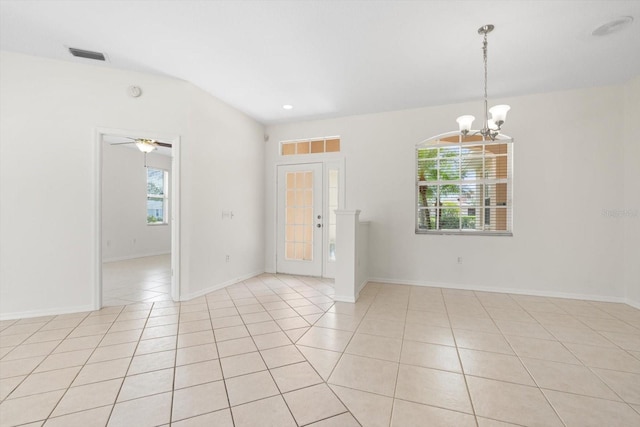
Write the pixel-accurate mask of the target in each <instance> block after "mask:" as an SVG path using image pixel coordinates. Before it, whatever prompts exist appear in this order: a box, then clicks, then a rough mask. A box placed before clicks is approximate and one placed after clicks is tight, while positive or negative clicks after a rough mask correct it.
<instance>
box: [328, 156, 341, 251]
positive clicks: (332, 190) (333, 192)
mask: <svg viewBox="0 0 640 427" xmlns="http://www.w3.org/2000/svg"><path fill="white" fill-rule="evenodd" d="M328 171H329V182H328V185H329V192H328V210H329V226H328V227H327V229H328V238H329V245H328V248H329V254H328V255H329V258H328V261H329V262H335V260H336V222H337V221H336V210H337V209H338V207H339V206H338V191H339V174H340V170H339V169H334V168H329V170H328Z"/></svg>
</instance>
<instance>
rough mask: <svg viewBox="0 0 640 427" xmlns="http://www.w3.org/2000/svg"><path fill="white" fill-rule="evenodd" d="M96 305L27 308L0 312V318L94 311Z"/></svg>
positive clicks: (11, 318) (26, 317) (23, 317)
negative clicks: (40, 308) (25, 309)
mask: <svg viewBox="0 0 640 427" xmlns="http://www.w3.org/2000/svg"><path fill="white" fill-rule="evenodd" d="M94 310H96V307H95V306H94V305H93V304H91V305H79V306H75V307H58V308H48V309H46V310H29V311H19V312H14V313H1V314H0V320H14V319H28V318H32V317H43V316H57V315H60V314H69V313H82V312H85V311H94Z"/></svg>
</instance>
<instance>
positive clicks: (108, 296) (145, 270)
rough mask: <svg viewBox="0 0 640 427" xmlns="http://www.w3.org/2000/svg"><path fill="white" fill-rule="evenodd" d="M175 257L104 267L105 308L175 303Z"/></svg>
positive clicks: (113, 263)
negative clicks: (138, 304)
mask: <svg viewBox="0 0 640 427" xmlns="http://www.w3.org/2000/svg"><path fill="white" fill-rule="evenodd" d="M170 295H171V255H156V256H150V257H142V258H134V259H128V260H124V261H113V262H105V263H102V305H103V306H105V307H106V306H118V305H126V304H131V303H135V302H159V301H171V296H170Z"/></svg>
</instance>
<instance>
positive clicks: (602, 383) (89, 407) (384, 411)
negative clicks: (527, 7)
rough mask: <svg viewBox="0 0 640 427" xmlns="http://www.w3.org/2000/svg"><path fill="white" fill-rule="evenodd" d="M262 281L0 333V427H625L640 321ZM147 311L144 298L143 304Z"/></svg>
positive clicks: (589, 310) (444, 293)
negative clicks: (354, 298) (338, 299)
mask: <svg viewBox="0 0 640 427" xmlns="http://www.w3.org/2000/svg"><path fill="white" fill-rule="evenodd" d="M332 297H333V286H332V282H331V281H329V280H321V279H315V278H304V277H293V276H284V275H270V274H264V275H261V276H258V277H255V278H252V279H250V280H246V281H244V282H241V283H237V284H235V285H232V286H229V287H227V288H225V289H222V290H219V291H216V292H213V293H210V294H208V295H206V296H203V297H200V298H197V299H195V300H192V301H187V302H182V303H174V302H172V301H166V300H160V301H157V300H156V301H143V302H133V301H132V302H131V303H128V304H124V305H117V306H107V307H105V308H103V309H102V310H100V311H97V312H90V313H75V314H67V315H61V316H48V317H42V318H32V319H19V320H7V321H2V322H0V350H1V351H0V426H2V427H5V426H7V427H8V426H18V425H23V426H46V427H51V426H65V427H73V426H81V427H85V426H136V427H139V426H176V427H180V426H181V427H184V426H211V425H215V426H235V427H240V426H249V427H251V426H256V427H263V426H278V427H280V426H283V427H284V426H316V427H319V426H325V427H327V426H338V427H349V426H357V425H361V426H372V427H374V426H384V427H388V426H396V427H405V426H425V425H436V426H498V425H501V426H507V425H520V426H555V425H557V426H563V425H564V426H580V427H582V426H591V425H593V426H603V425H608V426H632V425H633V426H636V425H640V351H639V349H640V346H639V344H638V343H640V310H637V309H635V308H632V307H630V306H628V305H624V304H613V303H598V302H589V301H579V300H566V299H555V298H544V297H534V296H525V295H509V294H497V293H487V292H473V291H464V290H455V289H440V288H426V287H415V286H404V285H391V284H379V283H369V284H368V285H367V286H366V287H365V289H363V291H362V292H361V296H360V299H359V300H358V302H357V303H356V304H347V303H335V304H333V303H332ZM152 298H153V297H152Z"/></svg>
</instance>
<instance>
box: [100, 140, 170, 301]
mask: <svg viewBox="0 0 640 427" xmlns="http://www.w3.org/2000/svg"><path fill="white" fill-rule="evenodd" d="M151 138H153V139H151ZM96 139H97V142H98V149H97V150H96V151H97V155H96V164H97V171H98V172H97V185H96V192H97V194H98V197H97V203H96V206H97V208H96V209H97V211H98V212H97V221H96V231H97V232H96V234H97V244H96V264H97V268H96V283H97V286H96V294H95V295H96V308H101V307H103V306H113V305H125V304H134V303H151V302H159V301H171V300H173V301H177V300H179V274H178V271H179V259H180V258H179V244H178V242H179V227H178V224H179V222H178V215H179V208H180V207H179V200H180V198H179V188H180V187H179V176H180V174H179V157H178V156H179V138H177V137H166V136H160V135H158V136H156V135H152V134H150V133H147V132H145V133H140V132H132V131H124V130H111V129H109V130H99V131H98V132H97V138H96ZM140 140H143V141H158V142H160V141H162V144H160V145H159V144H155V145H154V146H153V147H151V148H152V149H151V150H150V152H149V153H145V152H144V151H143V149H144V148H145V147H144V145H143V146H140V144H138V143H136V141H138V142H139V141H140ZM147 148H148V147H147ZM146 151H149V150H146Z"/></svg>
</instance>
